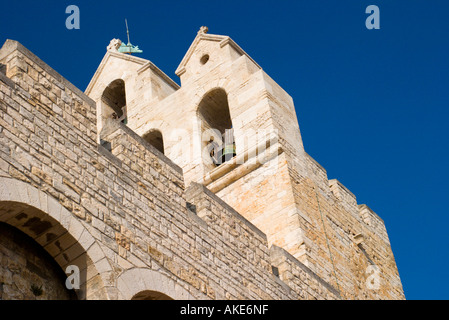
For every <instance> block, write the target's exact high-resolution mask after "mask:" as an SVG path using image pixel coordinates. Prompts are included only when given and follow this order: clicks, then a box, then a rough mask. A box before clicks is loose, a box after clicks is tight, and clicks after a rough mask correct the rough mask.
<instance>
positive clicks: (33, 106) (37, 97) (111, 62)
mask: <svg viewBox="0 0 449 320" xmlns="http://www.w3.org/2000/svg"><path fill="white" fill-rule="evenodd" d="M120 44H121V41H120V40H118V39H114V40H112V41H111V43H110V45H109V46H108V47H107V52H106V55H105V56H104V58H103V60H102V61H101V63H100V65H99V67H98V69H97V71H96V72H95V74H94V76H93V78H92V80H91V82H90V84H89V86H88V87H87V89H86V91H85V92H82V91H80V90H79V89H77V88H76V87H75V86H74V85H72V84H71V83H70V82H68V81H67V80H66V79H65V78H63V77H62V76H61V75H59V74H58V73H57V72H56V71H54V70H53V69H51V68H50V67H49V66H48V65H46V64H45V63H44V62H43V61H41V60H40V59H39V58H38V57H36V56H35V55H34V54H33V53H31V52H30V51H29V50H27V49H26V48H25V47H23V46H22V45H21V44H20V43H18V42H16V41H12V40H7V41H6V42H5V44H4V45H3V47H2V48H1V50H0V299H151V300H154V299H156V300H157V299H405V297H404V293H403V289H402V284H401V280H400V277H399V273H398V270H397V267H396V263H395V260H394V256H393V252H392V250H391V246H390V242H389V239H388V235H387V231H386V228H385V225H384V222H383V220H382V219H381V218H379V216H378V215H377V214H376V213H374V212H373V211H372V210H371V209H370V208H369V207H368V206H366V205H363V204H362V205H361V204H357V200H356V197H355V196H354V194H352V193H351V192H350V191H349V190H348V189H347V188H346V187H344V186H343V185H342V184H341V183H340V182H339V181H337V180H328V178H327V174H326V170H325V169H324V168H323V167H321V166H320V165H319V164H318V163H317V162H316V161H315V160H314V159H312V158H311V157H310V156H309V155H308V154H307V153H306V152H305V150H304V147H303V143H302V138H301V134H300V130H299V125H298V121H297V116H296V113H295V107H294V104H293V100H292V98H291V97H290V96H289V95H288V93H286V92H285V91H284V90H283V89H282V88H281V87H280V86H279V85H278V84H276V82H274V81H273V79H271V78H270V77H269V76H268V75H267V74H266V73H265V72H264V71H263V69H262V68H261V67H260V66H259V65H258V64H257V63H256V62H255V61H254V60H253V59H252V58H251V57H250V56H249V55H248V54H247V53H246V52H245V51H244V50H243V49H242V48H241V47H240V46H239V45H237V44H236V43H235V42H234V41H233V40H232V39H230V38H229V37H227V36H221V35H213V34H209V33H207V28H201V29H200V31H199V32H198V34H197V36H196V38H195V39H194V40H193V43H192V45H191V46H190V48H189V49H188V51H187V53H186V54H185V56H184V58H183V59H182V61H181V63H180V65H179V67H178V68H177V70H176V75H177V76H179V77H180V83H181V86H179V85H178V84H177V83H176V82H174V81H173V80H172V79H170V78H169V77H168V76H167V75H166V74H165V73H164V72H162V71H161V70H160V69H159V68H158V67H157V66H155V65H154V64H153V63H152V62H151V61H149V60H146V59H142V58H140V57H137V56H135V55H129V54H125V53H120V52H119V51H118V48H119V47H120ZM73 268H75V269H73ZM68 270H75V271H73V272H68ZM76 270H78V271H79V272H77V271H76ZM68 277H69V278H68ZM66 280H67V281H66ZM78 280H79V281H78Z"/></svg>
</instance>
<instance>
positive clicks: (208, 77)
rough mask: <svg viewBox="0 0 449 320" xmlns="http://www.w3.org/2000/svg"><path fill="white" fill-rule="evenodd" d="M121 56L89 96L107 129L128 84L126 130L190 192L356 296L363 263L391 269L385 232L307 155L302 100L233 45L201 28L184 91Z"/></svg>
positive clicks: (110, 58) (183, 72)
mask: <svg viewBox="0 0 449 320" xmlns="http://www.w3.org/2000/svg"><path fill="white" fill-rule="evenodd" d="M119 43H120V44H119ZM121 46H122V45H121V42H119V41H117V40H113V41H112V42H111V44H110V46H109V47H108V52H107V53H106V55H105V57H104V58H103V61H102V63H101V64H100V66H99V68H98V70H97V72H96V73H95V75H94V77H93V78H92V81H91V83H90V84H89V87H88V88H87V90H86V93H87V94H88V95H89V96H90V97H91V98H93V99H94V100H95V101H97V109H99V110H100V112H99V127H100V129H101V126H102V122H101V119H102V118H101V117H104V116H105V114H107V113H105V111H103V109H101V108H104V100H105V99H104V94H105V92H106V93H108V92H109V89H111V88H112V85H113V84H114V85H118V84H119V83H122V82H120V81H118V82H116V81H117V80H121V81H123V83H124V92H125V93H126V107H127V108H126V109H127V113H126V125H127V126H128V127H129V128H131V129H132V130H133V131H134V132H136V133H137V134H138V135H140V136H141V137H143V138H144V139H145V140H147V141H148V142H149V143H150V144H151V145H153V146H154V147H155V150H158V151H159V152H160V156H161V157H168V158H169V159H170V160H171V161H173V162H174V163H176V164H177V165H178V166H180V167H181V168H182V169H183V175H184V181H185V185H186V187H187V186H188V185H189V184H190V183H191V182H194V183H200V184H202V185H204V186H205V187H207V188H208V189H209V190H210V191H212V192H213V193H215V194H216V195H217V196H218V197H220V198H221V199H222V200H223V201H225V202H226V203H227V204H228V205H230V206H231V207H233V208H234V209H235V210H236V211H237V212H239V213H240V214H241V215H242V216H243V217H245V218H246V219H247V220H249V221H250V222H251V223H252V224H254V225H255V226H256V227H257V228H259V229H260V230H261V231H262V232H263V233H265V234H266V236H267V240H268V244H269V245H270V246H272V245H274V246H277V247H281V248H283V249H284V250H286V251H287V252H289V254H291V255H292V256H293V257H294V258H296V259H297V260H299V261H300V262H302V263H303V264H304V265H306V266H307V267H308V268H309V269H310V270H311V271H313V272H314V273H315V274H317V275H318V276H319V277H322V278H323V279H324V280H325V281H328V282H329V283H331V284H332V285H333V286H334V287H336V288H341V289H342V290H343V291H346V292H351V291H352V290H353V289H354V288H355V286H357V284H356V282H355V281H354V279H355V277H359V276H360V273H361V272H362V273H363V272H364V271H363V270H359V269H358V268H360V267H359V266H358V265H355V264H351V265H350V266H349V267H348V261H353V260H354V259H355V258H354V257H357V259H359V260H360V259H362V260H363V259H367V258H366V256H368V254H369V253H370V252H371V253H372V254H373V256H374V255H376V256H378V259H379V261H381V262H382V263H384V264H385V265H389V261H391V257H392V253H391V248H390V244H389V241H388V238H386V237H385V236H384V235H386V230H385V226H384V224H383V222H382V221H381V220H379V218H378V216H377V215H376V214H375V213H374V212H373V211H372V210H370V209H369V208H368V207H367V206H365V205H359V204H357V201H356V197H355V196H354V195H353V194H352V193H351V192H350V191H349V190H348V189H347V188H346V187H344V186H343V185H342V184H341V183H340V182H339V181H337V180H335V179H333V180H329V179H328V177H327V172H326V170H325V169H324V168H323V167H322V166H321V165H319V164H318V163H317V162H316V161H315V160H314V159H313V158H312V157H310V156H309V155H308V154H307V153H306V152H305V150H304V146H303V141H302V138H301V133H300V129H299V124H298V117H297V115H296V109H295V105H294V103H293V99H292V97H291V96H290V95H289V94H288V93H287V92H285V90H283V89H282V88H281V87H280V86H279V85H278V84H277V83H276V82H275V81H274V80H273V79H272V78H271V77H270V76H269V75H267V74H266V73H265V71H264V70H263V69H262V67H261V66H259V65H258V64H257V63H256V62H255V61H254V60H253V59H252V58H251V57H250V56H249V55H248V54H247V53H246V52H245V51H244V50H243V49H242V48H241V47H240V46H239V45H238V44H237V43H235V42H234V41H233V40H232V39H231V38H230V37H228V36H223V35H215V34H209V33H208V28H207V27H201V28H200V30H199V31H198V33H197V35H196V37H195V39H194V40H193V42H192V44H191V45H190V48H189V49H188V50H187V52H186V54H185V55H184V57H183V59H182V60H181V62H180V64H179V66H178V68H177V69H176V71H175V74H176V75H177V76H178V77H179V80H180V84H181V85H178V84H177V83H176V82H174V81H173V80H171V79H170V78H169V77H168V76H167V75H166V74H165V73H163V72H162V71H161V70H160V69H158V68H157V67H156V66H155V65H154V64H153V63H152V62H151V61H149V60H146V59H142V58H140V57H135V56H132V55H130V54H125V53H123V52H122V51H120V50H119V48H121ZM108 88H109V89H108ZM117 110H118V109H117ZM99 132H100V135H101V130H99ZM238 232H239V230H236V234H238ZM230 237H231V241H232V235H231V236H230ZM362 238H363V239H365V240H364V242H363V250H361V249H360V245H361V244H360V241H359V239H362ZM371 239H373V240H371ZM379 248H380V249H379ZM367 261H368V262H369V261H374V259H373V258H372V257H369V259H368V260H367ZM369 263H370V262H369ZM391 270H393V271H391ZM394 270H396V269H395V268H388V267H386V268H385V269H384V272H385V274H387V275H388V276H391V277H393V278H394V277H395V276H396V275H395V272H394ZM390 271H391V272H390Z"/></svg>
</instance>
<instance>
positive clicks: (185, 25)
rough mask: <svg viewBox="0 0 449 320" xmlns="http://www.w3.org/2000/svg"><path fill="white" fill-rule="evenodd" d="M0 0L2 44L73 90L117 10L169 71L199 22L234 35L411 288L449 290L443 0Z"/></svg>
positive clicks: (429, 294) (119, 25) (448, 46)
mask: <svg viewBox="0 0 449 320" xmlns="http://www.w3.org/2000/svg"><path fill="white" fill-rule="evenodd" d="M0 1H1V2H0V4H1V6H0V7H1V8H4V9H5V8H6V12H8V14H3V15H2V18H1V19H0V43H3V42H4V41H5V40H6V39H13V40H17V41H19V42H21V43H22V44H23V45H25V46H26V47H27V48H28V49H29V50H31V51H32V52H33V53H35V54H36V55H38V56H39V57H40V58H41V59H42V60H44V61H45V62H46V63H47V64H49V65H50V66H51V67H53V68H54V69H56V70H57V71H58V72H59V73H61V74H62V75H63V76H64V77H65V78H67V79H68V80H70V81H71V82H72V83H73V84H75V85H76V86H77V87H78V88H80V89H81V90H84V89H85V88H86V87H87V85H88V83H89V81H90V78H91V77H92V76H93V74H94V72H95V70H96V68H97V66H98V65H99V63H100V61H101V59H102V57H103V55H104V54H105V52H106V46H107V45H108V44H109V41H110V40H111V39H112V38H120V39H122V40H125V39H126V30H125V26H124V19H125V18H127V19H128V23H129V27H130V32H131V42H132V43H133V44H135V45H139V47H140V48H141V49H143V50H144V52H143V53H142V54H140V55H139V56H141V57H143V58H146V59H149V60H151V61H152V62H153V63H155V64H156V65H157V66H158V67H159V68H161V69H162V70H163V71H164V72H165V73H166V74H167V75H169V76H170V77H171V78H172V79H173V80H175V81H176V82H178V83H179V79H178V78H177V76H176V75H175V74H174V71H175V70H176V68H177V66H178V64H179V63H180V61H181V59H182V58H183V56H184V54H185V52H186V51H187V49H188V48H189V46H190V44H191V42H192V41H193V39H194V37H195V36H196V33H197V31H198V29H199V27H200V26H202V25H206V26H208V27H209V33H213V34H223V35H229V36H230V37H231V38H232V39H233V40H234V41H236V42H237V43H238V44H239V45H240V46H241V47H242V48H243V49H244V50H245V51H246V52H247V53H248V54H249V55H250V56H251V57H252V58H253V59H254V60H255V61H257V63H258V64H259V65H260V66H261V67H262V68H263V69H264V70H265V71H266V72H267V73H268V74H269V75H270V76H271V77H272V78H273V79H274V80H275V81H276V82H277V83H278V84H279V85H281V86H282V87H283V88H284V89H285V90H286V91H287V92H288V93H289V94H290V95H291V96H292V97H293V100H294V102H295V107H296V112H297V115H298V120H299V125H300V128H301V134H302V137H303V140H304V145H305V148H306V151H307V152H308V153H309V154H310V155H311V156H312V157H314V158H315V159H316V160H317V161H318V162H319V163H320V164H321V165H322V166H324V167H325V168H326V170H327V173H328V177H329V178H330V179H333V178H337V179H339V180H340V181H341V182H342V183H343V184H344V185H345V186H346V187H348V188H349V189H350V190H351V191H352V192H353V193H354V194H355V195H356V196H357V200H358V203H365V204H367V205H368V206H369V207H371V208H372V209H373V210H374V211H375V212H376V213H377V214H378V215H379V216H380V217H382V218H383V219H384V221H385V223H386V227H387V230H388V233H389V237H390V241H391V244H392V248H393V253H394V256H395V259H396V262H397V265H398V268H399V273H400V276H401V280H402V284H403V287H404V291H405V295H406V298H407V299H449V293H448V289H447V288H448V287H449V275H448V271H449V235H448V227H449V210H448V204H449V182H448V178H449V143H448V137H449V126H448V120H449V111H448V110H449V108H448V106H449V19H448V15H449V1H447V0H431V1H429V0H414V1H405V0H404V1H402V0H401V1H399V0H388V1H383V0H382V1H381V0H370V1H364V0H339V1H337V0H335V1H330V0H329V1H324V0H307V1H305V0H296V1H292V0H289V1H287V0H277V1H272V0H270V1H267V0H259V1H253V0H245V1H242V0H240V1H235V0H232V1H216V0H208V1H133V0H127V1H115V0H110V1H76V0H72V1H5V0H0ZM71 4H74V5H78V7H79V9H80V13H81V25H80V29H79V30H68V29H66V27H65V20H66V18H67V17H68V14H66V13H65V9H66V7H67V6H68V5H71ZM371 4H374V5H377V6H378V7H379V9H380V27H381V28H380V29H379V30H368V29H367V28H366V27H365V19H366V17H367V16H368V15H367V14H366V13H365V8H366V7H367V6H368V5H371Z"/></svg>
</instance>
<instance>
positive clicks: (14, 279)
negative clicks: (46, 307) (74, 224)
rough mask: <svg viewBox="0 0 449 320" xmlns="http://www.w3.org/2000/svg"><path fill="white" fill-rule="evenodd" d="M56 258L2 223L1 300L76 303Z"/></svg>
mask: <svg viewBox="0 0 449 320" xmlns="http://www.w3.org/2000/svg"><path fill="white" fill-rule="evenodd" d="M66 279H67V276H66V274H65V273H64V271H63V270H62V269H61V267H60V266H59V265H58V264H57V263H56V261H55V260H54V259H53V257H51V256H50V254H49V253H48V252H47V251H45V249H44V248H42V247H41V246H40V245H39V244H38V243H37V242H36V241H35V240H33V239H32V238H31V237H29V236H27V235H26V234H25V233H23V232H22V231H20V230H18V229H17V228H15V227H12V226H10V225H8V224H6V223H4V222H0V300H75V299H77V295H76V293H75V291H74V290H69V289H68V288H67V287H66V285H65V281H66Z"/></svg>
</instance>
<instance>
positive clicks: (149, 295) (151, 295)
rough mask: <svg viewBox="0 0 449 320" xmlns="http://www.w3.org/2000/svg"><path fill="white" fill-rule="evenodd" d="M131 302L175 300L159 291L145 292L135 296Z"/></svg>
mask: <svg viewBox="0 0 449 320" xmlns="http://www.w3.org/2000/svg"><path fill="white" fill-rule="evenodd" d="M131 300H173V298H171V297H169V296H167V295H166V294H164V293H162V292H159V291H152V290H145V291H141V292H139V293H137V294H136V295H134V296H133V297H132V298H131Z"/></svg>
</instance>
